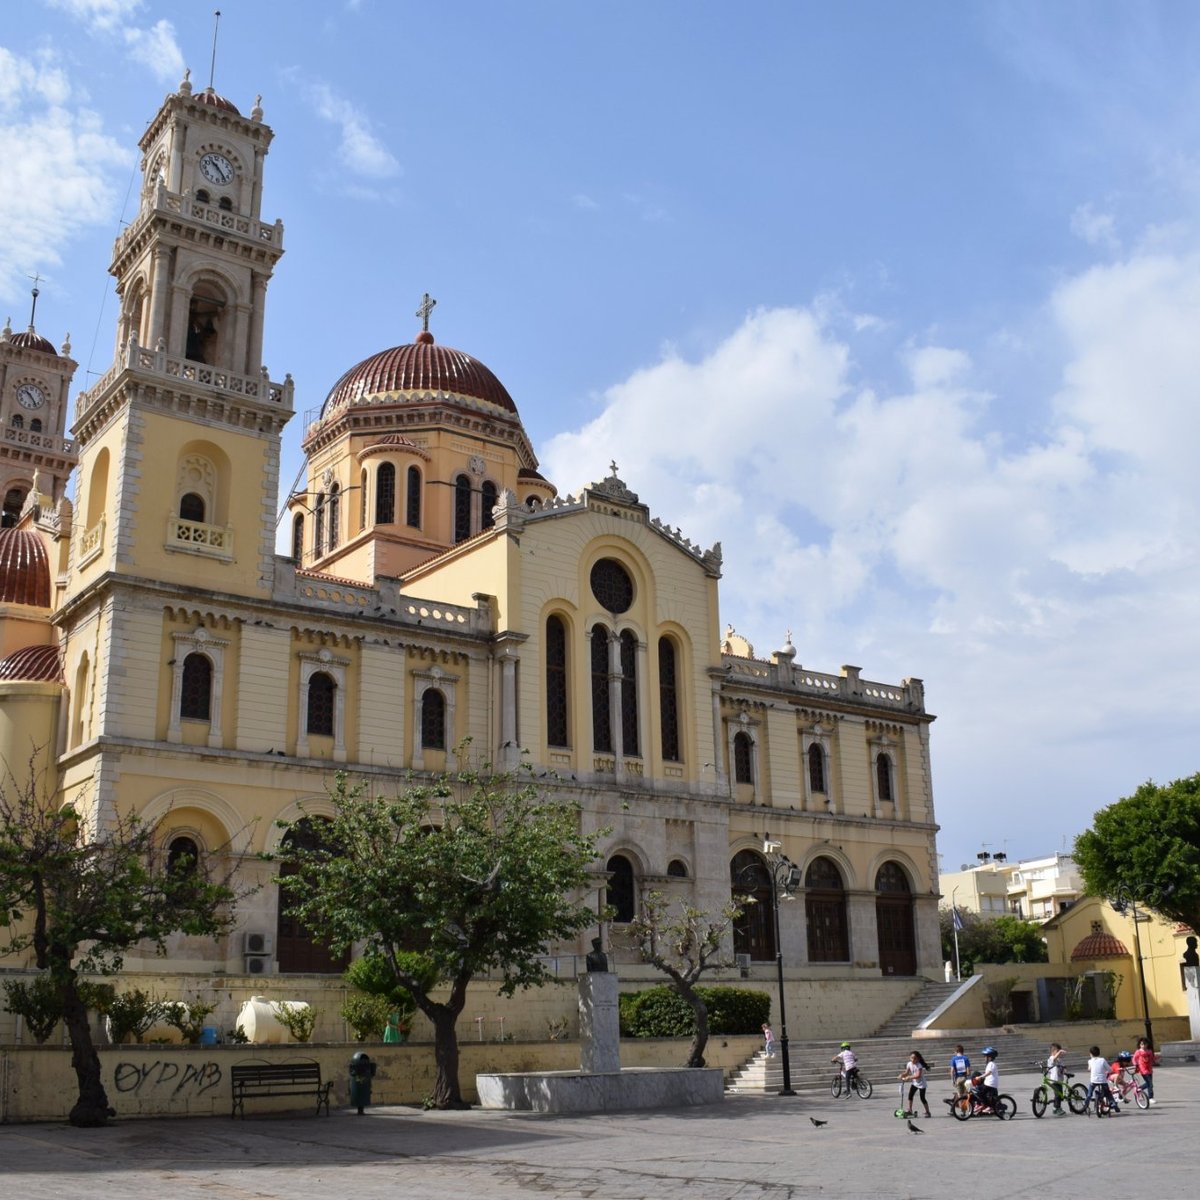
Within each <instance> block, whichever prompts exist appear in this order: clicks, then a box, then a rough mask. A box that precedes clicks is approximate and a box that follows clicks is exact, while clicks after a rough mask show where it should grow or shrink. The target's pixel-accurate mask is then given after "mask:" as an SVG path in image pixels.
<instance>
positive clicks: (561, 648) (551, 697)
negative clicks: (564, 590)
mask: <svg viewBox="0 0 1200 1200" xmlns="http://www.w3.org/2000/svg"><path fill="white" fill-rule="evenodd" d="M567 729H568V725H567V629H566V626H565V625H564V624H563V621H562V618H561V617H548V618H547V619H546V742H547V744H548V745H551V746H566V745H569V742H568V738H567Z"/></svg>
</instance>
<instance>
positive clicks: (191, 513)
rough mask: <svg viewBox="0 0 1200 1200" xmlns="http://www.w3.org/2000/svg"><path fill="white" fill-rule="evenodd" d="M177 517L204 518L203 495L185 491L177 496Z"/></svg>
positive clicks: (197, 519)
mask: <svg viewBox="0 0 1200 1200" xmlns="http://www.w3.org/2000/svg"><path fill="white" fill-rule="evenodd" d="M179 517H180V520H183V521H203V520H204V497H203V496H198V495H197V494H196V493H195V492H186V493H185V494H184V495H182V496H180V497H179Z"/></svg>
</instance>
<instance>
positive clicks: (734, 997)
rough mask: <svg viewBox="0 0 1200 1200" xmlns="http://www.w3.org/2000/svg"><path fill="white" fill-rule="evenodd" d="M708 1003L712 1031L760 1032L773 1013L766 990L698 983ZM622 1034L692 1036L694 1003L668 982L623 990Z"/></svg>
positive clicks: (709, 1027)
mask: <svg viewBox="0 0 1200 1200" xmlns="http://www.w3.org/2000/svg"><path fill="white" fill-rule="evenodd" d="M696 991H697V992H698V993H699V995H700V998H701V999H702V1000H703V1001H704V1003H705V1004H706V1005H707V1006H708V1031H709V1033H713V1034H718V1033H734V1034H736V1033H759V1032H760V1031H761V1029H762V1026H763V1023H764V1022H765V1021H768V1020H769V1019H770V1016H771V997H770V996H769V995H768V994H767V993H766V992H756V991H751V990H750V989H749V988H736V987H698V988H697V989H696ZM618 1007H619V1013H620V1019H621V1036H622V1037H690V1036H691V1035H692V1033H694V1032H695V1029H696V1021H695V1014H694V1013H693V1012H692V1006H691V1005H690V1004H689V1003H688V1002H687V1001H686V1000H684V999H683V997H682V996H680V995H679V993H678V992H677V991H675V989H674V988H672V987H668V986H666V985H663V986H660V987H653V988H648V989H647V990H646V991H644V992H622V993H621V996H620V998H619V1000H618Z"/></svg>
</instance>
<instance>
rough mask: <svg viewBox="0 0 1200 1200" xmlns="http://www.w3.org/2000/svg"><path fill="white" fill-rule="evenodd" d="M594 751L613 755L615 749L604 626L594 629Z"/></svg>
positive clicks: (606, 635) (605, 630) (606, 633)
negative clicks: (609, 703) (609, 704)
mask: <svg viewBox="0 0 1200 1200" xmlns="http://www.w3.org/2000/svg"><path fill="white" fill-rule="evenodd" d="M591 643H592V749H593V750H594V751H595V752H596V753H597V754H611V753H612V749H613V736H612V716H611V713H610V711H609V707H608V630H607V629H606V628H605V626H603V625H597V626H595V627H594V628H593V629H592V636H591Z"/></svg>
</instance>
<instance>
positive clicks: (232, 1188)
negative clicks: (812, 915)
mask: <svg viewBox="0 0 1200 1200" xmlns="http://www.w3.org/2000/svg"><path fill="white" fill-rule="evenodd" d="M939 1074H940V1073H939ZM877 1082H879V1081H877ZM1036 1082H1037V1080H1036V1078H1035V1076H1034V1075H1032V1074H1031V1073H1028V1072H1019V1073H1018V1072H1014V1071H1012V1070H1009V1071H1008V1072H1007V1073H1006V1075H1005V1077H1004V1090H1005V1091H1007V1092H1011V1093H1012V1094H1013V1096H1015V1097H1016V1098H1017V1099H1018V1101H1019V1104H1020V1109H1021V1111H1020V1115H1019V1117H1018V1118H1017V1119H1016V1120H1014V1121H1011V1122H1005V1123H1001V1122H1000V1121H997V1120H994V1119H990V1118H989V1119H974V1120H971V1121H968V1122H966V1123H961V1122H958V1121H954V1120H952V1119H950V1118H949V1117H947V1116H945V1115H943V1114H944V1113H945V1112H946V1109H945V1107H944V1106H943V1105H942V1104H941V1103H940V1101H939V1100H936V1099H933V1094H935V1093H936V1094H937V1095H940V1094H941V1092H942V1091H943V1088H942V1085H941V1084H940V1082H938V1083H936V1084H935V1087H934V1088H931V1101H932V1107H934V1108H935V1109H937V1110H938V1111H937V1112H935V1115H934V1117H933V1118H932V1119H931V1120H921V1121H919V1122H917V1125H918V1127H919V1128H921V1129H922V1131H923V1132H922V1134H921V1135H920V1136H917V1135H915V1134H912V1133H910V1132H909V1130H908V1129H907V1128H906V1122H905V1121H903V1120H897V1119H895V1118H894V1117H893V1116H892V1109H893V1107H894V1105H895V1097H896V1091H895V1088H894V1086H887V1085H886V1084H882V1085H881V1086H878V1087H877V1089H876V1093H875V1096H874V1097H873V1098H872V1099H871V1100H869V1101H865V1102H864V1101H859V1100H857V1099H855V1100H853V1101H834V1100H832V1099H830V1098H828V1097H820V1096H803V1097H799V1098H797V1099H781V1098H777V1097H769V1098H757V1097H731V1098H729V1099H727V1100H726V1101H725V1102H724V1103H723V1104H720V1105H715V1106H711V1107H706V1108H693V1109H676V1110H672V1111H669V1112H660V1113H636V1112H627V1113H607V1114H599V1115H595V1116H567V1117H557V1116H538V1115H530V1114H507V1113H492V1112H481V1111H479V1110H474V1111H470V1112H463V1113H433V1112H421V1111H419V1110H417V1109H412V1108H401V1107H395V1108H381V1109H375V1110H372V1111H371V1112H370V1113H369V1114H368V1115H366V1116H364V1117H359V1116H357V1115H355V1114H353V1113H351V1112H347V1111H345V1110H343V1111H340V1112H335V1113H334V1115H333V1117H332V1118H329V1119H326V1118H324V1117H321V1118H315V1117H310V1116H303V1117H292V1116H287V1117H271V1116H259V1117H253V1116H252V1117H250V1118H249V1119H247V1120H245V1121H234V1120H230V1119H221V1118H199V1119H194V1120H193V1119H175V1120H162V1119H153V1120H127V1121H122V1122H120V1123H119V1124H117V1125H115V1126H113V1127H111V1128H109V1129H100V1130H77V1129H71V1128H70V1127H68V1126H65V1125H48V1124H40V1125H9V1126H3V1127H0V1196H3V1197H5V1198H6V1200H42V1198H44V1197H89V1198H95V1200H107V1198H108V1197H121V1198H122V1200H164V1198H165V1200H201V1198H202V1200H251V1198H253V1200H276V1198H278V1200H343V1198H346V1197H352V1198H353V1200H376V1198H381V1197H387V1198H388V1200H397V1198H401V1200H410V1198H411V1200H463V1198H472V1200H474V1198H477V1200H503V1198H507V1197H517V1196H546V1197H562V1198H565V1200H574V1198H576V1197H591V1198H595V1200H667V1198H673V1197H688V1198H689V1200H735V1198H736V1200H795V1198H797V1197H809V1196H820V1197H832V1198H837V1200H850V1198H853V1200H862V1198H866V1197H886V1198H887V1200H901V1198H903V1197H922V1198H929V1200H939V1198H941V1197H953V1198H954V1200H963V1198H964V1197H981V1198H982V1200H989V1198H990V1197H1001V1196H1004V1197H1032V1196H1074V1195H1087V1194H1110V1193H1113V1192H1121V1193H1124V1194H1127V1195H1131V1196H1137V1197H1142V1196H1147V1197H1149V1196H1155V1197H1164V1198H1170V1197H1183V1196H1190V1195H1192V1194H1194V1193H1195V1191H1196V1190H1197V1186H1198V1173H1200V1148H1198V1145H1197V1138H1196V1136H1195V1131H1196V1118H1197V1114H1198V1113H1200V1068H1198V1067H1196V1066H1176V1067H1168V1068H1164V1069H1163V1070H1161V1071H1160V1072H1159V1074H1158V1075H1157V1076H1156V1087H1157V1090H1158V1092H1159V1094H1160V1102H1159V1103H1158V1104H1157V1105H1156V1106H1155V1107H1154V1108H1152V1109H1150V1110H1149V1111H1147V1112H1141V1111H1138V1110H1136V1109H1133V1108H1131V1109H1130V1110H1129V1111H1128V1112H1126V1113H1125V1114H1123V1115H1122V1116H1121V1117H1119V1118H1115V1119H1114V1118H1110V1119H1107V1120H1097V1119H1095V1118H1093V1117H1062V1118H1058V1119H1053V1118H1051V1117H1050V1116H1047V1117H1044V1118H1043V1119H1042V1120H1040V1121H1039V1120H1035V1119H1034V1118H1033V1116H1032V1115H1031V1113H1030V1109H1029V1103H1028V1100H1029V1095H1030V1093H1031V1091H1032V1089H1033V1087H1034V1085H1035V1083H1036ZM810 1116H814V1117H817V1118H820V1119H827V1120H828V1122H829V1124H828V1125H826V1126H824V1127H823V1128H820V1129H818V1128H815V1127H814V1126H813V1125H812V1123H811V1122H810V1120H809V1117H810Z"/></svg>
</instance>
